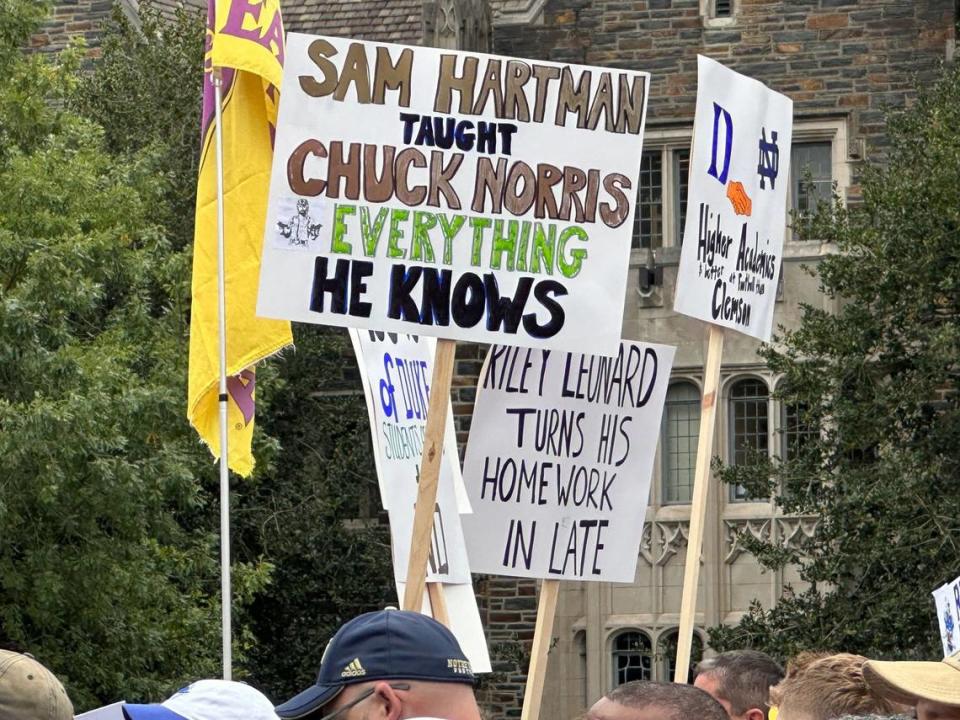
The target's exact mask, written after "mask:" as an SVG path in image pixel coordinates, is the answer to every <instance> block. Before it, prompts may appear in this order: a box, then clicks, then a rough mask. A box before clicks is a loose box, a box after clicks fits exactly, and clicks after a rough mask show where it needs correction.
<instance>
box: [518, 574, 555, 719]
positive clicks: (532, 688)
mask: <svg viewBox="0 0 960 720" xmlns="http://www.w3.org/2000/svg"><path fill="white" fill-rule="evenodd" d="M559 590H560V581H559V580H544V581H543V582H542V583H540V601H539V603H538V604H537V625H536V628H535V629H534V631H533V649H532V650H531V652H530V669H529V670H528V671H527V687H526V690H525V691H524V693H523V710H522V711H521V714H520V720H537V718H539V717H540V703H541V701H542V700H543V682H544V679H545V678H546V675H547V653H548V652H549V651H550V643H551V642H552V640H553V616H554V615H555V614H556V612H557V595H558V593H559Z"/></svg>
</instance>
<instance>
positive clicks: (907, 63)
mask: <svg viewBox="0 0 960 720" xmlns="http://www.w3.org/2000/svg"><path fill="white" fill-rule="evenodd" d="M702 1H703V0H632V1H628V0H549V1H548V2H547V3H546V6H545V9H544V13H543V24H542V25H539V26H532V27H528V26H508V27H497V28H496V34H495V37H494V50H495V52H497V53H502V54H505V55H518V56H520V57H529V58H534V59H546V60H555V61H559V62H579V63H585V64H591V65H609V66H613V67H628V68H634V69H637V70H648V71H650V72H651V74H652V75H653V78H652V88H651V96H650V103H649V109H648V116H647V117H648V123H649V124H651V125H657V124H666V123H669V122H676V121H685V122H690V121H691V119H692V117H693V110H694V104H695V100H696V87H697V82H696V81H697V76H696V71H697V60H696V56H697V54H698V53H701V54H704V55H709V56H710V57H712V58H714V59H716V60H719V61H721V62H723V63H724V64H726V65H727V66H729V67H731V68H732V69H734V70H737V71H738V72H742V73H745V74H747V75H750V76H752V77H755V78H757V79H758V80H761V81H763V82H764V83H766V84H768V85H769V86H770V87H772V88H774V89H776V90H779V91H781V92H784V93H786V94H787V95H789V96H790V97H791V98H793V100H794V103H795V105H794V112H795V116H796V117H798V118H803V117H816V116H823V115H844V116H848V117H849V121H850V128H851V136H852V137H853V138H854V140H855V142H854V143H852V144H851V147H852V151H851V152H852V153H853V152H856V153H858V154H859V155H860V156H861V157H862V156H863V155H864V151H866V156H867V157H871V156H873V155H875V153H876V152H877V151H878V150H880V149H882V145H883V131H884V121H883V109H884V108H885V107H901V106H903V105H904V104H905V103H906V102H907V101H908V98H910V97H911V96H912V95H913V93H914V92H915V89H916V87H917V86H918V85H922V84H923V83H925V82H927V81H929V80H930V79H931V78H932V77H933V75H934V73H935V71H936V68H937V66H938V63H939V62H940V61H942V60H943V59H944V58H945V57H946V55H947V52H948V46H952V40H953V38H954V34H955V31H954V12H955V9H954V3H953V2H952V0H909V1H908V0H781V1H779V2H770V1H769V0H739V2H735V3H734V7H735V13H736V14H735V17H734V18H732V21H729V22H728V20H727V19H723V20H717V19H714V20H709V19H707V18H705V17H704V16H703V15H702V14H701V7H700V6H701V2H702ZM704 4H706V2H704ZM721 23H722V24H721ZM858 136H859V138H862V139H863V143H865V144H863V143H860V142H858V139H859V138H858Z"/></svg>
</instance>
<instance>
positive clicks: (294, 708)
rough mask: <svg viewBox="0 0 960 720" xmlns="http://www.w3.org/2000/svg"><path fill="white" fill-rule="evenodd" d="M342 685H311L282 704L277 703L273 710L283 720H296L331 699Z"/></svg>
mask: <svg viewBox="0 0 960 720" xmlns="http://www.w3.org/2000/svg"><path fill="white" fill-rule="evenodd" d="M343 687H344V686H343V685H340V684H337V685H311V686H310V687H308V688H307V689H306V690H304V691H303V692H302V693H300V694H299V695H294V696H293V697H292V698H290V699H289V700H287V701H286V702H285V703H283V705H277V706H276V707H275V708H274V709H273V711H274V712H275V713H277V715H279V716H280V717H282V718H283V719H284V720H297V718H302V717H304V716H306V715H309V714H310V713H312V712H313V711H314V710H318V709H320V708H322V707H323V706H324V705H326V704H327V703H328V702H330V701H331V700H333V699H334V698H335V697H336V696H337V695H339V694H340V691H341V690H343Z"/></svg>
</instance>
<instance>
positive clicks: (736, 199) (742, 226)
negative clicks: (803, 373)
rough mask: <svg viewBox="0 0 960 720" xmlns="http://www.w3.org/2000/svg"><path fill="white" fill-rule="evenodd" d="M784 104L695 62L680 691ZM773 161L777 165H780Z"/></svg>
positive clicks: (773, 209)
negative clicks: (703, 330)
mask: <svg viewBox="0 0 960 720" xmlns="http://www.w3.org/2000/svg"><path fill="white" fill-rule="evenodd" d="M792 140H793V102H792V101H791V100H790V99H789V98H788V97H786V96H784V95H781V94H780V93H776V92H774V91H772V90H770V89H769V88H767V87H766V86H765V85H763V83H760V82H758V81H756V80H754V79H752V78H748V77H745V76H744V75H740V74H738V73H735V72H733V71H732V70H729V69H727V68H725V67H724V66H723V65H721V64H719V63H717V62H715V61H713V60H710V59H709V58H706V57H703V56H698V57H697V107H696V116H695V117H694V125H693V149H692V153H691V158H690V176H689V179H688V186H689V190H688V194H687V216H686V221H685V225H684V231H683V248H682V250H681V251H680V267H679V268H678V270H677V288H676V295H675V297H674V303H673V309H674V310H676V311H677V312H679V313H683V314H684V315H690V316H691V317H695V318H699V319H701V320H704V321H706V322H707V323H709V333H708V338H707V354H706V358H705V361H704V371H703V402H702V407H701V417H700V430H699V438H698V440H697V462H696V468H695V469H694V485H693V497H692V498H691V504H690V526H689V530H688V537H687V556H686V561H685V563H684V571H683V592H682V595H681V600H680V628H679V630H678V639H677V654H676V663H675V668H676V672H675V676H674V681H675V682H679V683H685V682H687V681H688V678H687V674H688V672H689V665H690V651H691V648H692V643H693V621H694V615H695V612H696V602H697V588H698V585H699V581H700V552H701V548H702V546H703V526H704V516H705V513H706V505H707V492H708V488H709V480H710V458H711V457H712V453H713V435H714V428H715V423H716V417H717V389H718V386H719V382H720V365H721V359H722V357H723V333H724V328H731V329H733V330H737V331H739V332H742V333H744V334H746V335H750V336H752V337H755V338H758V339H760V340H764V341H767V340H769V339H770V332H771V330H772V328H773V311H774V303H775V302H776V295H777V285H778V283H779V282H780V272H781V262H782V253H783V236H784V232H785V230H786V207H787V185H788V184H789V178H790V145H791V142H792ZM781 150H782V151H783V156H784V157H783V162H781V159H780V153H781Z"/></svg>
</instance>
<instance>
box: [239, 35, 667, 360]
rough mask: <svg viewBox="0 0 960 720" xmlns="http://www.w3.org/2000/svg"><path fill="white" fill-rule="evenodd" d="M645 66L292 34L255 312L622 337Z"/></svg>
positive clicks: (487, 332)
mask: <svg viewBox="0 0 960 720" xmlns="http://www.w3.org/2000/svg"><path fill="white" fill-rule="evenodd" d="M649 81H650V78H649V74H647V73H642V72H636V71H632V70H619V69H604V68H591V67H585V66H580V65H570V64H561V63H551V62H542V61H536V62H534V61H525V60H518V59H514V58H506V57H498V56H494V55H485V54H480V53H466V52H458V51H453V50H439V49H435V48H425V47H404V46H401V45H391V44H384V43H373V42H361V41H355V40H347V39H342V38H332V37H315V36H309V35H301V34H297V33H290V34H289V35H288V36H287V46H286V59H285V63H284V80H283V88H284V92H283V94H282V97H281V99H280V111H279V119H278V124H277V130H276V152H275V154H274V165H273V171H272V176H271V185H270V199H269V209H268V215H267V218H268V219H267V224H266V228H265V235H264V246H263V260H262V265H261V275H260V292H259V299H258V306H257V312H258V314H259V315H261V316H264V317H273V318H285V319H290V320H298V321H302V322H312V323H321V324H328V325H339V326H348V327H356V328H364V329H373V330H388V331H400V332H409V333H414V334H418V335H432V336H436V337H442V338H448V339H453V340H457V339H462V340H473V341H482V342H491V343H504V342H507V343H510V344H517V345H523V346H530V347H546V348H555V349H566V350H575V349H580V348H583V347H590V348H592V349H595V351H596V352H600V353H607V354H612V353H615V352H616V350H617V345H618V342H619V337H620V326H621V318H622V312H623V297H624V294H625V291H626V278H627V272H628V268H629V262H628V261H629V252H630V242H631V233H632V226H633V222H632V221H633V213H634V206H635V201H636V184H637V180H636V179H637V177H638V175H639V169H640V157H641V138H642V136H643V127H644V120H645V112H646V103H647V95H648V90H649Z"/></svg>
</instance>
